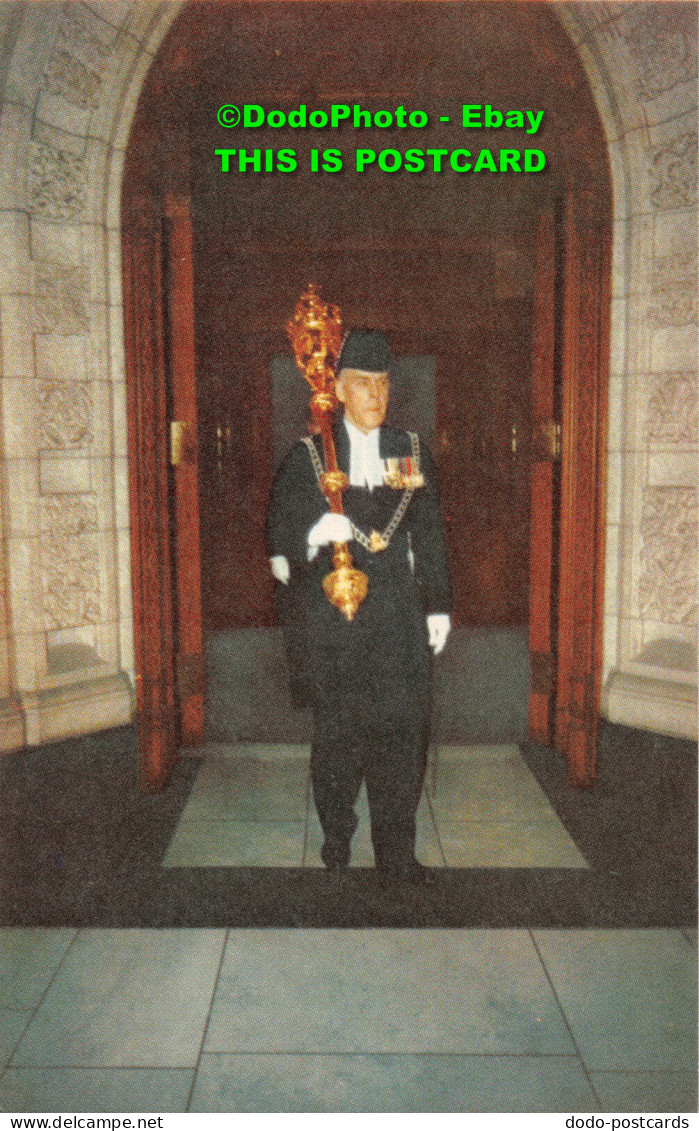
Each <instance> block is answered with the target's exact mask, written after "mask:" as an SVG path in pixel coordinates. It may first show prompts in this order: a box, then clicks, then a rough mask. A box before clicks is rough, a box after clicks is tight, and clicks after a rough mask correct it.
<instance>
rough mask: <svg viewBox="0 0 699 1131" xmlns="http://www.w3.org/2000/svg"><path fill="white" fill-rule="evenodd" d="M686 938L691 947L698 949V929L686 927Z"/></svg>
mask: <svg viewBox="0 0 699 1131" xmlns="http://www.w3.org/2000/svg"><path fill="white" fill-rule="evenodd" d="M684 937H685V938H686V940H687V942H689V943H691V945H692V946H693V947H694V948H695V949H696V945H697V929H696V927H686V928H685V930H684Z"/></svg>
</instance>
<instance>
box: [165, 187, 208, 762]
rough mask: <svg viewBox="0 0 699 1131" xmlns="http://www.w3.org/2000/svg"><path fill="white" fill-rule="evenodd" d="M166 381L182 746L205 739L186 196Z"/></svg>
mask: <svg viewBox="0 0 699 1131" xmlns="http://www.w3.org/2000/svg"><path fill="white" fill-rule="evenodd" d="M164 234H165V240H164V251H165V265H166V271H165V277H166V288H165V295H166V328H167V335H166V337H167V344H168V350H167V378H168V387H169V403H170V406H171V413H172V418H171V420H170V465H171V469H172V470H171V476H172V491H171V500H172V506H173V511H172V515H171V521H172V545H173V555H174V563H173V564H174V588H175V607H174V613H175V625H174V638H175V648H176V652H175V665H174V667H175V677H176V691H177V701H178V704H179V726H180V741H181V743H182V744H183V745H184V746H197V745H198V744H199V743H200V742H202V740H203V736H204V660H203V654H202V618H201V564H200V549H199V545H200V544H199V481H198V473H199V468H198V441H197V387H196V368H195V351H194V276H193V256H192V216H191V205H190V201H189V198H188V197H187V196H184V195H181V194H177V193H174V192H168V193H167V194H166V198H165V220H164Z"/></svg>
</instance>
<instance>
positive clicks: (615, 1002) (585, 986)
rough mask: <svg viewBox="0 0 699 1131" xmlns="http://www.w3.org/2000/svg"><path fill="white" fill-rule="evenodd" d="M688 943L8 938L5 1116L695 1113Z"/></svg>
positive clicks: (44, 934)
mask: <svg viewBox="0 0 699 1131" xmlns="http://www.w3.org/2000/svg"><path fill="white" fill-rule="evenodd" d="M695 954H696V938H695V937H694V936H693V934H692V933H691V932H683V931H679V930H609V931H604V930H580V931H571V930H534V931H526V930H502V931H500V930H475V929H463V930H462V929H458V930H456V929H453V930H374V929H372V930H304V929H297V930H293V929H292V930H281V929H280V930H253V929H246V930H230V931H226V930H155V929H148V930H145V929H144V930H102V929H82V930H79V931H72V930H62V929H56V930H50V929H45V930H44V929H42V930H40V929H30V928H6V929H4V930H2V931H0V985H1V986H2V987H3V990H2V994H3V996H2V998H1V999H0V1055H1V1056H2V1061H0V1105H1V1106H2V1108H3V1109H5V1110H6V1111H20V1112H21V1111H40V1112H41V1111H44V1112H46V1111H49V1112H54V1111H59V1112H60V1111H70V1112H84V1111H95V1112H100V1111H102V1112H123V1111H137V1112H149V1111H153V1112H167V1111H185V1110H189V1111H231V1112H234V1111H277V1112H284V1111H457V1112H458V1111H463V1112H467V1111H561V1112H562V1111H566V1112H581V1111H585V1112H589V1111H598V1110H602V1111H617V1112H618V1111H675V1112H676V1111H685V1112H686V1111H695V1110H696V1069H695V1066H696V962H695Z"/></svg>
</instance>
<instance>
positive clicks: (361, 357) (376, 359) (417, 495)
mask: <svg viewBox="0 0 699 1131" xmlns="http://www.w3.org/2000/svg"><path fill="white" fill-rule="evenodd" d="M389 368H390V350H389V346H388V342H387V340H386V338H385V336H384V335H383V333H381V332H380V331H374V330H362V331H354V332H352V333H351V334H349V335H348V336H347V338H346V340H345V342H344V344H343V348H342V351H341V353H340V357H339V359H338V367H337V372H338V376H337V382H336V391H337V397H338V400H339V401H340V402H341V403H342V404H343V406H344V419H343V421H342V422H341V423H340V424H339V425H338V426H337V427H336V429H335V445H336V451H337V459H338V465H339V467H340V470H342V471H344V472H345V473H346V474H347V475H348V476H349V480H350V486H349V487H348V488H347V490H346V491H345V492H344V493H343V507H344V512H345V513H344V515H336V514H331V513H330V511H329V510H328V504H327V499H326V498H325V496H324V495H323V493H322V491H321V489H320V485H319V478H320V475H321V474H322V473H323V470H324V469H323V466H322V445H321V442H320V439H319V438H317V437H315V438H313V439H311V438H310V437H308V438H306V439H305V440H303V441H301V442H300V443H298V444H296V446H295V447H294V448H293V449H292V450H291V452H290V454H289V455H288V457H287V459H286V461H285V462H284V464H283V465H282V467H281V468H280V470H279V472H278V474H277V477H276V479H275V483H274V490H273V495H272V504H271V508H270V513H269V520H268V540H269V548H270V555H271V557H270V562H271V566H272V571H273V573H274V575H275V577H276V578H277V580H278V581H280V582H282V583H283V584H286V583H288V581H289V577H290V573H291V571H292V570H293V571H294V582H295V585H296V587H297V594H299V595H300V599H297V607H299V608H300V609H302V616H303V623H302V624H301V625H300V626H299V628H300V634H299V638H300V639H302V640H303V641H304V647H305V649H306V659H305V663H306V665H307V667H306V671H307V677H308V678H307V686H308V687H309V691H310V699H311V706H312V708H313V746H312V752H311V776H312V782H313V796H314V799H315V804H316V808H317V810H318V816H319V818H320V823H321V825H322V828H323V833H324V836H325V841H324V844H323V848H322V852H321V857H322V859H323V862H324V863H325V865H326V867H328V868H329V869H333V870H334V869H342V868H345V867H346V866H347V864H348V863H349V859H350V841H351V838H352V834H353V833H354V830H355V828H356V826H357V817H356V815H355V812H354V804H355V802H356V799H357V795H358V793H359V789H360V787H361V783H362V779H363V778H364V779H365V780H366V786H367V795H368V799H369V811H370V815H371V839H372V843H373V847H374V857H375V861H376V866H377V868H378V869H380V870H381V871H382V872H384V873H388V874H390V875H394V876H396V877H397V878H403V879H407V880H410V881H422V880H425V879H427V878H428V876H427V874H426V873H425V870H424V869H423V868H422V866H421V865H420V864H419V863H418V862H417V860H416V859H415V812H416V810H417V805H418V802H419V799H420V794H421V792H422V784H423V780H424V775H425V763H426V755H427V740H428V735H427V727H428V722H429V706H430V703H429V682H430V657H429V651H428V648H429V647H431V648H432V650H433V651H434V652H435V653H438V652H440V651H441V650H442V648H443V647H444V645H445V643H446V639H447V636H448V633H449V629H450V620H449V612H450V607H451V602H450V586H449V575H448V568H447V561H446V553H445V547H444V538H443V530H442V519H441V513H440V507H439V497H438V493H437V483H436V478H435V471H434V466H433V464H432V460H431V458H430V455H429V452H428V451H427V449H426V448H425V447H424V445H421V444H420V441H419V439H418V437H417V436H416V435H414V434H413V433H406V432H401V431H398V430H396V429H392V428H385V427H382V426H383V422H384V419H385V416H386V409H387V407H388V395H389V377H388V372H389ZM335 542H350V550H351V552H352V556H353V559H354V563H355V565H356V566H357V568H358V569H360V570H362V571H363V572H364V573H365V574H367V576H368V578H369V591H368V594H367V596H366V598H365V600H364V602H363V603H362V604H361V605H360V606H359V609H358V611H357V613H356V615H355V618H354V620H353V621H351V622H348V621H347V620H346V619H345V618H344V616H343V615H342V613H340V612H339V611H338V610H337V609H336V608H335V607H334V606H333V605H331V604H330V602H329V601H328V599H327V597H326V596H325V593H324V592H323V588H322V581H323V578H324V577H325V576H326V574H327V573H329V572H330V570H331V569H332V565H331V559H332V552H333V543H335Z"/></svg>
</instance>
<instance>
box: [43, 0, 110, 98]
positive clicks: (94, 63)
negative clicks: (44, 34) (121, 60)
mask: <svg viewBox="0 0 699 1131" xmlns="http://www.w3.org/2000/svg"><path fill="white" fill-rule="evenodd" d="M89 15H90V13H89V10H86V9H85V8H82V7H80V6H78V5H77V4H76V5H72V6H71V7H69V8H68V9H67V10H66V14H65V15H64V17H63V20H62V22H61V24H60V27H59V29H58V35H57V36H56V43H55V46H54V49H53V51H52V53H51V57H50V59H49V61H48V65H47V67H46V71H45V73H44V77H43V83H42V85H43V88H44V89H45V90H47V91H49V93H50V94H55V95H60V96H61V97H63V98H65V99H66V100H67V101H68V102H71V103H72V104H73V105H74V106H79V107H80V109H81V110H91V109H95V108H96V107H97V105H98V103H99V96H100V88H101V86H102V76H103V74H104V70H105V67H106V66H107V62H108V59H109V50H108V48H107V47H106V46H105V43H104V41H103V40H102V39H101V38H100V37H99V36H98V35H96V34H95V33H94V32H91V31H90V29H89V28H88V26H87V23H86V18H87V17H88V16H89Z"/></svg>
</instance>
